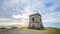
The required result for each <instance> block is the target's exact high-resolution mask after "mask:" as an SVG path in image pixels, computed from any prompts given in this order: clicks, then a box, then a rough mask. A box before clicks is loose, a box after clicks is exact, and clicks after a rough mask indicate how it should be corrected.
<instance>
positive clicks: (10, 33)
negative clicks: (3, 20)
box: [0, 28, 56, 34]
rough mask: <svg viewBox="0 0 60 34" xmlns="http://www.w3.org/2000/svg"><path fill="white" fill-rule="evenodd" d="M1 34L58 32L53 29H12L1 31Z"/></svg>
mask: <svg viewBox="0 0 60 34" xmlns="http://www.w3.org/2000/svg"><path fill="white" fill-rule="evenodd" d="M0 34H56V31H55V30H54V29H53V28H50V29H46V30H33V29H11V30H0Z"/></svg>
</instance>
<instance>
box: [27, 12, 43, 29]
mask: <svg viewBox="0 0 60 34" xmlns="http://www.w3.org/2000/svg"><path fill="white" fill-rule="evenodd" d="M41 17H42V16H41V15H40V14H39V13H35V14H32V15H29V26H28V28H33V29H37V28H39V29H40V28H43V24H42V19H41Z"/></svg>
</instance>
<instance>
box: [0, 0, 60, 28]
mask: <svg viewBox="0 0 60 34" xmlns="http://www.w3.org/2000/svg"><path fill="white" fill-rule="evenodd" d="M34 13H39V14H41V15H42V22H43V25H44V26H45V27H56V28H60V0H0V26H5V25H18V24H24V25H28V24H29V23H28V22H29V19H28V18H29V15H30V14H34Z"/></svg>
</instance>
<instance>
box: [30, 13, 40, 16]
mask: <svg viewBox="0 0 60 34" xmlns="http://www.w3.org/2000/svg"><path fill="white" fill-rule="evenodd" d="M34 15H39V16H41V15H40V14H39V13H34V14H31V15H29V16H34Z"/></svg>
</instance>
